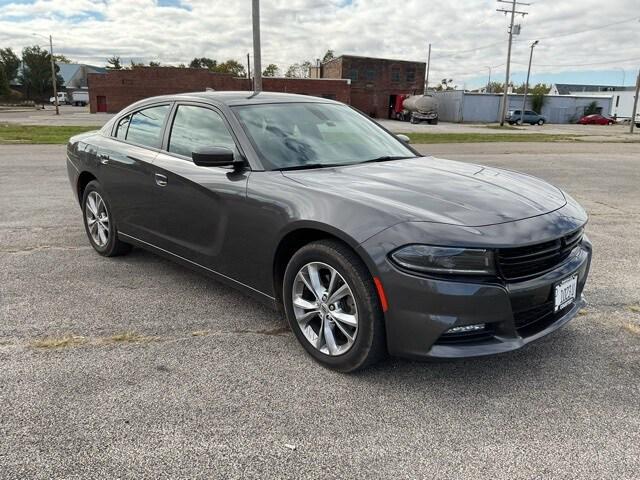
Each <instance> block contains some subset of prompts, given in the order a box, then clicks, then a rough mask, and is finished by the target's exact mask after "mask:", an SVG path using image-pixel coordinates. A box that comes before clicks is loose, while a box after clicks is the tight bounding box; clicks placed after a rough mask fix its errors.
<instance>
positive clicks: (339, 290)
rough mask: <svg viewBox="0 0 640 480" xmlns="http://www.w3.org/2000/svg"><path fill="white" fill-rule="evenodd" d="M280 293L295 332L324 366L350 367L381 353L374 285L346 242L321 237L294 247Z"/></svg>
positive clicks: (347, 369) (348, 369)
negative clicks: (319, 239) (295, 249)
mask: <svg viewBox="0 0 640 480" xmlns="http://www.w3.org/2000/svg"><path fill="white" fill-rule="evenodd" d="M282 298H283V302H284V308H285V312H286V315H287V320H288V322H289V325H290V326H291V329H292V330H293V333H294V334H295V336H296V338H297V339H298V341H299V342H300V343H301V344H302V346H303V347H304V349H305V350H306V351H307V353H308V354H309V355H311V356H312V357H313V358H314V359H315V360H316V361H317V362H319V363H320V364H322V365H323V366H325V367H328V368H331V369H333V370H337V371H340V372H353V371H355V370H358V369H361V368H364V367H366V366H368V365H372V364H373V363H375V362H377V361H379V360H380V359H381V358H383V357H384V356H385V355H386V344H385V335H384V317H383V313H382V309H381V306H380V300H379V298H378V294H377V291H376V287H375V285H374V283H373V279H372V277H371V274H370V273H369V271H368V270H367V268H366V266H365V265H364V263H363V262H362V260H361V259H360V258H359V257H358V256H357V255H356V254H355V253H354V252H353V251H352V250H351V249H350V248H349V247H347V246H346V245H344V244H342V243H340V242H337V241H334V240H322V241H318V242H313V243H310V244H308V245H306V246H304V247H302V248H301V249H300V250H298V251H297V252H296V253H295V254H294V255H293V257H292V258H291V260H290V261H289V264H288V265H287V268H286V271H285V274H284V282H283V296H282Z"/></svg>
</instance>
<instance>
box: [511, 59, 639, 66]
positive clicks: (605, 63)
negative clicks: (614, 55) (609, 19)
mask: <svg viewBox="0 0 640 480" xmlns="http://www.w3.org/2000/svg"><path fill="white" fill-rule="evenodd" d="M636 60H640V57H635V58H625V59H620V60H607V61H606V62H593V63H573V64H568V63H546V64H545V63H536V64H535V66H536V67H589V66H592V65H607V64H609V63H624V62H634V61H636ZM513 63H515V64H517V65H526V63H521V62H513Z"/></svg>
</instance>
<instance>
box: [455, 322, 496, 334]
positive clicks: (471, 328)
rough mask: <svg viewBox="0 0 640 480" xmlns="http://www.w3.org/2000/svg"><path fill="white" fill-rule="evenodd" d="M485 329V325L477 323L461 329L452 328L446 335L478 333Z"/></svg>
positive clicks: (463, 326)
mask: <svg viewBox="0 0 640 480" xmlns="http://www.w3.org/2000/svg"><path fill="white" fill-rule="evenodd" d="M485 327H486V324H485V323H476V324H475V325H462V326H460V327H453V328H450V329H449V330H447V331H446V332H445V333H467V332H477V331H480V330H484V329H485Z"/></svg>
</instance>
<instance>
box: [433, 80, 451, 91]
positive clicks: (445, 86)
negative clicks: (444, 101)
mask: <svg viewBox="0 0 640 480" xmlns="http://www.w3.org/2000/svg"><path fill="white" fill-rule="evenodd" d="M455 88H456V86H455V85H453V79H452V78H443V79H442V80H440V83H439V84H438V85H437V86H436V88H435V90H436V91H438V92H441V91H443V90H454V89H455Z"/></svg>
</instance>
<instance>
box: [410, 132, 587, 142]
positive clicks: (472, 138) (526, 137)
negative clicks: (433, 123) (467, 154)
mask: <svg viewBox="0 0 640 480" xmlns="http://www.w3.org/2000/svg"><path fill="white" fill-rule="evenodd" d="M404 135H406V136H408V137H409V138H410V139H411V143H416V144H429V143H487V142H575V141H578V140H579V138H578V137H579V135H553V134H546V133H523V134H522V135H518V134H513V133H421V132H420V133H416V132H410V133H405V134H404Z"/></svg>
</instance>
